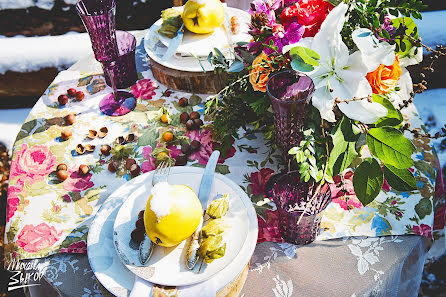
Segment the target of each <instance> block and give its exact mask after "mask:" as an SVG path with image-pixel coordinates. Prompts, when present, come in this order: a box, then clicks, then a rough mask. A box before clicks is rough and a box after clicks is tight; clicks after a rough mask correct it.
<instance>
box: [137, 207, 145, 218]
mask: <svg viewBox="0 0 446 297" xmlns="http://www.w3.org/2000/svg"><path fill="white" fill-rule="evenodd" d="M143 217H144V209H143V210H141V211H140V212H138V219H140V218H143Z"/></svg>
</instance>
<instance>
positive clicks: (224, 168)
mask: <svg viewBox="0 0 446 297" xmlns="http://www.w3.org/2000/svg"><path fill="white" fill-rule="evenodd" d="M215 172H218V173H220V174H223V175H225V174H229V173H231V171H229V167H228V165H223V164H217V166H216V167H215Z"/></svg>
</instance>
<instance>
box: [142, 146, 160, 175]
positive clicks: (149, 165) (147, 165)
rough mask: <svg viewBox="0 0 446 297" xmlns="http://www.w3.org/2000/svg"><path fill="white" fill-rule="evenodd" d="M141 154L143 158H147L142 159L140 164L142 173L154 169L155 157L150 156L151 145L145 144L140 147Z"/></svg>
mask: <svg viewBox="0 0 446 297" xmlns="http://www.w3.org/2000/svg"><path fill="white" fill-rule="evenodd" d="M142 156H143V158H144V159H147V161H144V162H142V164H141V171H142V172H143V173H146V172H150V171H152V170H154V169H156V165H155V158H154V157H152V147H151V146H146V147H144V148H143V149H142Z"/></svg>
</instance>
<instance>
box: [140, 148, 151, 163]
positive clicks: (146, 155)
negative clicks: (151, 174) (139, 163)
mask: <svg viewBox="0 0 446 297" xmlns="http://www.w3.org/2000/svg"><path fill="white" fill-rule="evenodd" d="M142 156H143V158H144V159H147V160H148V159H150V158H152V147H151V146H145V147H143V149H142Z"/></svg>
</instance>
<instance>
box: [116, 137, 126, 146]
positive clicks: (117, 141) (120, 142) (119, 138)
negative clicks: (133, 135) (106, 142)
mask: <svg viewBox="0 0 446 297" xmlns="http://www.w3.org/2000/svg"><path fill="white" fill-rule="evenodd" d="M115 143H116V144H125V139H124V136H119V137H116V140H115Z"/></svg>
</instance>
